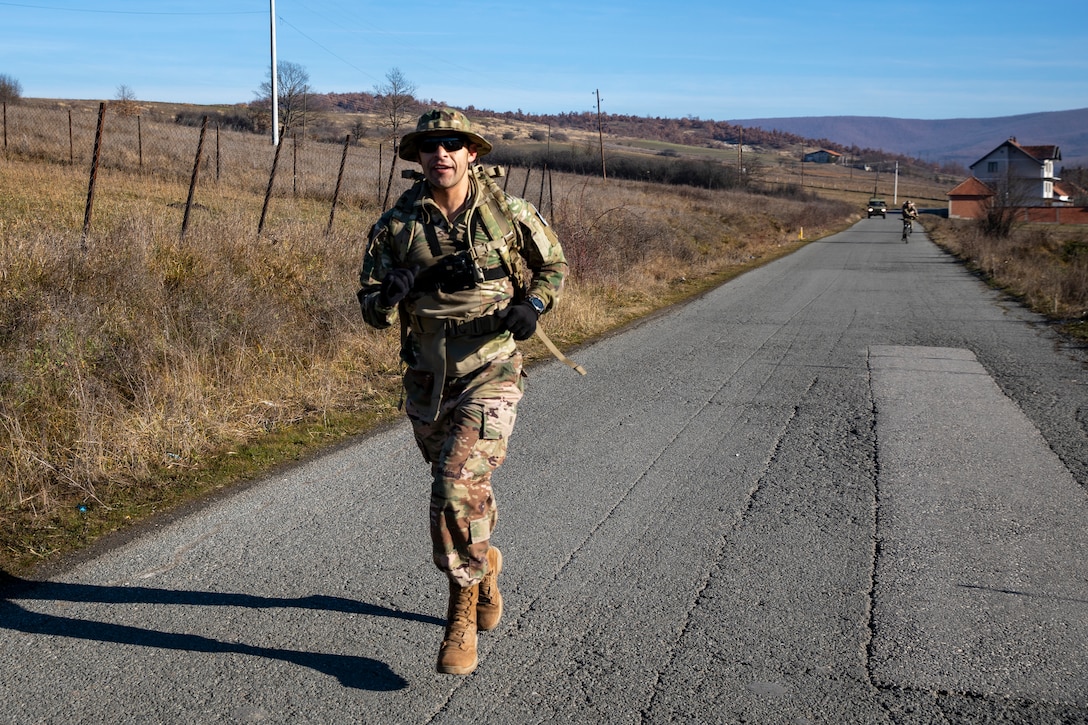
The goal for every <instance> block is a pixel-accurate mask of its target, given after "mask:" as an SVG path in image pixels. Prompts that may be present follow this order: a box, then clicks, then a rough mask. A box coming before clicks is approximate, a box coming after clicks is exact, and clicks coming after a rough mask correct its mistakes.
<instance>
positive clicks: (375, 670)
mask: <svg viewBox="0 0 1088 725" xmlns="http://www.w3.org/2000/svg"><path fill="white" fill-rule="evenodd" d="M19 600H49V601H71V602H100V603H106V604H174V605H178V604H180V605H192V606H198V607H208V606H219V607H223V606H226V607H246V608H262V609H263V608H271V607H294V608H300V609H319V610H324V611H330V612H343V613H352V614H364V615H367V616H379V617H395V618H398V619H407V620H411V621H416V622H424V623H427V624H437V625H439V626H442V625H444V624H445V621H444V620H442V619H438V618H436V617H429V616H426V615H422V614H415V613H410V612H399V611H397V610H394V609H388V608H386V607H380V606H377V605H373V604H367V603H365V602H359V601H355V600H352V599H344V598H342V597H330V596H323V595H314V596H309V597H297V598H281V597H262V596H254V595H250V594H229V593H217V592H200V591H177V590H171V589H154V588H149V587H129V586H96V585H90V584H68V583H64V582H49V581H45V582H35V581H28V580H24V579H18V578H16V577H12V576H10V575H8V574H5V573H3V572H0V627H2V628H4V629H11V630H15V631H17V632H24V633H26V634H44V635H52V636H56V637H72V638H75V639H86V640H91V641H96V642H112V643H115V644H130V645H139V646H141V647H155V648H159V649H168V650H184V651H189V652H208V653H237V654H245V655H252V656H254V657H266V658H269V659H277V660H283V661H284V662H291V663H293V664H296V665H300V666H302V667H308V668H310V669H313V670H317V671H318V672H322V673H324V674H326V675H331V676H333V677H335V678H337V679H338V680H339V681H340V683H341V684H342V685H344V686H345V687H351V688H355V689H361V690H376V691H391V690H401V689H404V688H405V687H407V686H408V682H407V681H406V680H405V679H404V678H402V677H401V676H400V675H398V674H396V673H395V672H393V670H392V669H391V668H390V667H389V666H388V665H386V664H385V663H384V662H380V661H378V660H375V659H371V658H369V657H358V656H353V655H341V654H329V653H322V652H306V651H300V650H289V649H279V648H275V647H257V646H254V645H249V644H245V643H243V642H225V641H222V640H218V639H214V638H211V637H205V636H202V635H199V634H178V633H173V632H162V631H158V630H153V629H144V628H141V627H133V626H129V625H125V624H115V623H112V622H98V621H92V620H86V619H77V618H74V617H61V616H57V615H53V614H42V613H39V612H34V611H30V610H28V609H26V608H24V607H21V606H19V605H18V604H16V603H15V602H16V601H19Z"/></svg>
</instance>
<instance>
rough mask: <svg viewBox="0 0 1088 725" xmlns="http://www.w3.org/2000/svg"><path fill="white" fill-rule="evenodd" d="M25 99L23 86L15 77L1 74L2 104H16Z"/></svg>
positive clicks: (0, 92)
mask: <svg viewBox="0 0 1088 725" xmlns="http://www.w3.org/2000/svg"><path fill="white" fill-rule="evenodd" d="M22 97H23V86H22V85H21V84H20V83H19V81H17V80H16V79H15V78H14V77H13V76H9V75H8V74H7V73H0V103H15V102H16V101H18V100H19V99H20V98H22Z"/></svg>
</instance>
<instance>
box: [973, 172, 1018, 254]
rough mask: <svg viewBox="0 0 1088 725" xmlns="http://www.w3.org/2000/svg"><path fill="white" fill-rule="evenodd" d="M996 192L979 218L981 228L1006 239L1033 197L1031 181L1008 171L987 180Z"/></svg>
mask: <svg viewBox="0 0 1088 725" xmlns="http://www.w3.org/2000/svg"><path fill="white" fill-rule="evenodd" d="M986 185H987V186H989V187H990V188H991V189H992V190H993V192H994V194H993V196H991V197H990V198H989V200H988V201H987V202H986V204H985V207H984V209H983V213H982V216H981V217H979V218H978V227H979V230H980V231H981V232H982V233H983V234H984V235H986V236H988V237H992V238H994V239H1006V238H1008V237H1009V235H1010V234H1012V230H1013V228H1014V227H1015V226H1016V221H1017V219H1016V218H1017V216H1018V215H1019V213H1020V211H1021V210H1022V209H1023V208H1024V207H1025V206H1028V202H1029V201H1030V199H1031V190H1030V188H1029V187H1030V182H1029V181H1027V180H1025V179H1019V178H1016V177H1015V176H1013V175H1012V173H1011V171H1009V172H1006V174H1005V178H1003V179H1000V180H997V181H994V180H989V181H987V182H986Z"/></svg>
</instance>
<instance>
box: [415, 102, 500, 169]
mask: <svg viewBox="0 0 1088 725" xmlns="http://www.w3.org/2000/svg"><path fill="white" fill-rule="evenodd" d="M451 132H453V133H457V134H460V135H461V136H466V137H468V139H469V140H470V141H471V142H472V143H474V144H476V147H477V149H476V150H477V152H478V154H479V155H480V156H483V155H485V154H487V153H489V152H490V151H491V144H489V143H488V142H487V140H486V139H485V138H484V137H483V136H481V135H479V134H478V133H475V132H474V131H473V130H472V124H471V123H470V122H469V120H468V116H466V115H465V114H463V113H461V112H460V111H455V110H454V109H452V108H435V109H434V110H431V111H427V112H426V113H424V114H423V115H422V116H420V117H419V121H418V122H417V123H416V130H415V131H412V132H411V133H406V134H404V138H402V139H401V140H400V152H399V156H400V157H401V158H402V159H404V160H405V161H418V160H419V148H418V147H417V146H416V142H417V141H418V140H419V139H420V138H421V137H423V136H448V135H450V133H451Z"/></svg>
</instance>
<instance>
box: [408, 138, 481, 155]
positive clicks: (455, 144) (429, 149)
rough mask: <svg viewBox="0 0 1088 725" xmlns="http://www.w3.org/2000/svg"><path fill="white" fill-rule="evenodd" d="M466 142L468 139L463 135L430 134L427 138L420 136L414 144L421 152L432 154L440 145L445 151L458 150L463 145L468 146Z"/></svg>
mask: <svg viewBox="0 0 1088 725" xmlns="http://www.w3.org/2000/svg"><path fill="white" fill-rule="evenodd" d="M468 144H469V141H468V139H466V138H464V137H463V136H438V137H434V136H431V137H429V138H421V139H420V140H419V142H418V143H417V144H416V145H417V146H418V147H419V150H420V151H422V152H423V153H425V154H433V153H434V152H435V151H437V150H438V147H439V146H440V145H441V146H442V148H444V149H446V150H447V151H460V150H461V149H463V148H464V147H465V146H468Z"/></svg>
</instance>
